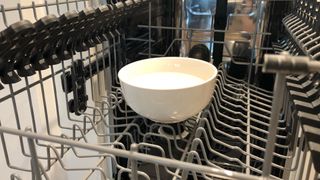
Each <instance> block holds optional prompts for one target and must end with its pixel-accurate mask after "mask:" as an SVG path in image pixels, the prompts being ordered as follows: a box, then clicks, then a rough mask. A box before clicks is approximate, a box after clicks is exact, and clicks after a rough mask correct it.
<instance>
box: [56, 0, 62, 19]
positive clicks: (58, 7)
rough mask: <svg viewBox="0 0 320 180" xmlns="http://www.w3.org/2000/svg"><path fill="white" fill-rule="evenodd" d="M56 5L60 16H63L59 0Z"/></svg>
mask: <svg viewBox="0 0 320 180" xmlns="http://www.w3.org/2000/svg"><path fill="white" fill-rule="evenodd" d="M56 6H57V13H58V15H59V16H61V13H60V5H59V0H56Z"/></svg>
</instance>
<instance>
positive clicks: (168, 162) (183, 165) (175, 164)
mask: <svg viewBox="0 0 320 180" xmlns="http://www.w3.org/2000/svg"><path fill="white" fill-rule="evenodd" d="M0 133H6V134H11V135H17V136H23V137H26V138H32V139H38V140H43V141H48V142H52V143H59V144H64V145H69V146H73V147H78V148H83V149H87V150H93V151H98V152H101V153H107V154H113V155H116V156H119V157H124V158H129V159H131V160H137V161H143V162H148V163H155V164H159V165H162V166H166V167H172V168H180V169H184V170H188V171H194V172H202V173H207V174H212V175H213V176H215V177H220V178H224V179H243V180H260V179H262V177H258V176H253V175H245V174H242V173H237V172H232V171H229V170H221V169H217V168H212V167H208V166H203V165H198V164H192V163H187V162H182V161H178V160H173V159H168V158H161V157H157V156H152V155H147V154H142V153H138V152H132V151H126V150H121V149H115V148H109V147H101V146H97V145H91V144H85V143H80V142H77V141H72V140H68V139H63V138H57V137H53V136H45V135H40V134H36V133H32V132H25V131H21V130H16V129H12V128H7V127H0Z"/></svg>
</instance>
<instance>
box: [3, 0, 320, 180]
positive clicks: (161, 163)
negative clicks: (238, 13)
mask: <svg viewBox="0 0 320 180" xmlns="http://www.w3.org/2000/svg"><path fill="white" fill-rule="evenodd" d="M130 2H132V4H129V3H128V4H127V5H126V6H124V5H123V3H122V2H111V1H110V2H109V5H111V6H109V7H113V8H114V9H112V10H114V11H116V10H117V8H118V9H121V8H128V7H130V6H131V5H135V6H139V5H140V3H141V4H143V5H141V6H142V8H144V9H146V10H147V12H148V15H149V16H148V19H147V20H148V22H147V23H148V24H147V25H141V24H140V25H138V28H140V29H142V31H144V30H145V29H146V31H145V32H146V34H143V35H141V36H138V37H126V36H125V34H124V32H123V30H121V28H118V27H117V26H116V25H114V27H116V28H115V29H112V30H111V29H103V31H105V32H107V31H109V32H108V33H107V35H104V37H99V38H101V39H103V38H105V39H103V40H101V39H99V40H101V41H98V42H97V43H95V44H94V45H93V46H92V47H90V48H87V49H85V50H81V51H78V52H76V53H74V54H72V55H71V56H70V58H65V59H64V60H61V61H59V63H56V64H49V65H48V68H46V69H44V70H40V69H39V70H36V71H35V74H34V75H31V76H24V77H23V76H20V77H21V80H17V82H10V83H5V85H3V89H2V90H1V91H0V94H1V95H0V97H1V98H0V106H1V109H6V113H5V114H3V115H1V117H2V118H1V124H0V137H1V143H2V144H1V146H2V149H3V151H2V152H1V153H0V154H1V155H0V159H1V162H3V163H1V166H0V168H1V169H3V170H4V172H7V173H8V174H3V176H6V177H5V178H10V179H12V180H14V179H62V178H65V179H67V177H69V178H71V179H79V178H83V179H98V178H99V179H100V178H101V179H128V178H132V179H188V178H191V179H262V178H273V179H303V178H311V177H314V178H315V179H316V178H317V174H316V173H314V172H313V170H312V169H313V161H312V160H311V158H310V152H309V151H308V146H306V145H305V144H306V143H305V141H306V140H305V135H304V133H303V132H302V130H301V123H299V121H296V117H295V115H294V114H295V113H293V112H292V111H295V109H294V108H293V107H292V106H291V105H290V104H288V103H287V102H290V95H289V92H288V90H283V91H282V92H283V93H284V95H283V98H274V97H279V96H281V93H279V92H281V89H280V90H279V89H278V90H277V88H276V90H275V93H273V92H269V91H266V90H264V89H261V88H259V87H256V86H254V85H251V84H249V83H248V81H247V80H239V79H237V78H234V77H232V76H230V75H228V73H227V70H226V68H225V64H222V65H221V66H220V67H219V74H218V78H217V85H216V87H215V91H214V94H213V96H212V102H211V103H210V104H209V105H208V106H207V108H206V109H204V110H203V111H202V112H200V113H199V114H198V115H197V116H195V117H192V118H190V119H188V120H186V121H185V122H183V123H181V124H179V126H177V127H172V126H170V125H166V124H159V123H154V122H152V121H151V120H148V119H146V118H144V117H141V116H140V115H137V114H136V113H135V112H134V111H132V110H131V109H130V108H129V107H128V106H127V105H126V103H125V100H124V98H123V96H122V94H121V89H120V85H119V80H118V79H117V72H118V70H119V69H120V68H121V66H123V65H124V64H127V63H129V62H132V61H134V60H135V59H129V58H124V57H123V53H125V52H124V51H121V50H120V49H121V48H123V47H124V44H125V43H126V42H131V41H134V42H141V44H143V48H144V49H143V50H141V52H140V53H137V54H139V55H141V56H147V57H154V56H167V55H168V54H169V52H170V51H171V48H173V45H174V44H175V43H179V42H182V41H188V42H202V43H210V44H212V43H221V44H224V46H225V48H226V51H227V52H228V53H229V56H230V57H231V59H232V61H233V62H236V60H234V59H233V56H232V53H231V52H230V50H228V46H226V45H225V42H219V41H214V40H213V39H211V40H210V41H203V40H196V39H193V38H192V36H191V37H189V38H188V39H183V38H180V39H179V38H175V39H173V41H172V42H171V43H169V44H170V45H169V46H168V47H167V48H166V50H165V52H163V53H162V54H160V53H158V54H157V53H153V51H152V47H153V46H154V45H155V44H156V43H157V42H159V40H158V39H155V38H154V37H153V35H152V32H153V31H156V30H159V29H166V30H174V31H208V32H210V33H214V32H222V33H234V34H249V35H250V36H252V37H253V38H252V39H253V40H252V44H253V46H252V49H255V50H257V51H261V50H266V49H270V48H267V47H260V46H259V44H256V41H255V38H254V37H256V36H257V35H265V36H267V35H270V33H266V32H263V31H262V30H260V29H259V28H257V29H256V32H254V33H252V34H250V33H244V32H228V31H225V30H215V29H213V28H212V29H209V30H208V29H188V28H182V27H166V26H156V25H153V24H152V8H153V6H152V3H153V2H152V1H142V0H136V1H130ZM133 2H134V3H133ZM120 4H122V5H120ZM90 7H93V8H95V9H98V8H101V7H104V6H102V4H101V3H100V2H98V1H86V0H83V1H81V0H76V1H71V0H70V1H58V0H56V1H44V3H36V2H32V3H29V2H28V3H27V4H23V5H22V4H17V6H16V7H5V6H4V5H1V8H0V11H1V15H2V23H3V27H4V28H7V27H10V25H11V24H12V23H11V22H16V21H20V20H24V19H28V20H29V21H31V22H32V23H34V22H36V21H39V20H40V19H41V18H40V17H44V16H48V15H50V14H55V15H56V16H59V17H61V16H63V15H64V14H65V13H66V12H72V11H75V12H76V13H79V14H80V13H81V12H86V11H83V10H86V9H88V8H90ZM120 11H121V10H119V11H117V12H118V13H119V14H117V15H118V16H119V17H120V16H121V15H120V14H121V12H122V11H121V12H120ZM95 12H97V11H95ZM123 12H126V11H125V10H123ZM12 13H16V14H17V15H18V16H19V17H18V18H17V19H12V17H16V16H15V15H12ZM30 14H31V16H30ZM118 16H117V17H118ZM9 17H10V18H9ZM114 19H116V18H114ZM114 21H115V20H114ZM284 21H285V20H284ZM88 28H89V26H88ZM102 34H104V33H102ZM51 40H53V39H51ZM0 46H1V44H0ZM275 47H276V48H278V49H280V47H279V46H275ZM281 48H282V49H286V47H281ZM288 48H289V47H288ZM293 54H294V53H293ZM80 62H83V64H81V63H80ZM121 63H122V64H121ZM236 63H237V62H236ZM238 64H241V62H238ZM243 64H245V65H248V66H254V63H253V62H250V63H243ZM79 66H80V67H83V68H84V69H86V72H85V73H84V74H83V75H82V76H81V78H84V79H86V80H87V81H85V83H84V84H82V86H81V87H84V88H85V89H84V90H83V91H86V94H87V98H88V100H87V101H86V105H85V108H84V109H82V108H83V106H81V104H77V102H76V100H77V99H76V97H75V96H78V95H79V94H77V93H75V92H78V91H75V90H70V88H71V89H72V87H73V86H72V82H70V78H71V77H73V75H74V74H76V73H79V69H77V67H79ZM256 66H260V64H259V62H257V64H256ZM80 69H81V68H80ZM16 71H17V69H14V70H13V72H16ZM18 74H19V73H18ZM68 78H69V80H68ZM71 79H72V78H71ZM249 79H250V77H249ZM72 80H75V79H72ZM76 80H78V79H76ZM81 80H83V79H80V80H79V81H77V82H81ZM18 81H19V82H18ZM2 82H3V80H2ZM280 85H281V82H280V83H279V82H278V87H279V88H280ZM81 87H78V88H81ZM281 87H282V86H281ZM71 92H73V93H71ZM82 95H83V94H82ZM277 95H278V96H277ZM274 99H277V101H278V103H277V105H274V104H273V103H275V100H274ZM74 104H77V105H78V106H75V105H74ZM70 107H71V108H70ZM275 109H276V110H275ZM280 110H281V113H279V112H277V111H280ZM272 123H273V124H272ZM272 128H273V129H272ZM270 129H271V130H270ZM272 130H276V131H275V132H272ZM168 134H170V135H168ZM272 137H273V138H272ZM272 141H274V143H272ZM270 144H271V146H270ZM272 145H274V147H273V146H272ZM306 162H307V163H308V168H307V169H305V168H304V166H305V163H306Z"/></svg>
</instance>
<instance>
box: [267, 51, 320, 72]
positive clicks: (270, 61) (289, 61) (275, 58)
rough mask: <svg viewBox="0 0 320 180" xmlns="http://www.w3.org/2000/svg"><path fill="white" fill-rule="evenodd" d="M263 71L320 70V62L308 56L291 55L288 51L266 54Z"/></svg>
mask: <svg viewBox="0 0 320 180" xmlns="http://www.w3.org/2000/svg"><path fill="white" fill-rule="evenodd" d="M262 71H263V72H267V73H279V72H280V73H283V74H306V73H313V72H320V62H318V61H312V60H311V59H310V58H309V57H307V56H291V55H289V54H288V53H282V54H280V55H273V54H266V55H265V56H264V64H263V69H262Z"/></svg>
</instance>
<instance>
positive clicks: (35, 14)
mask: <svg viewBox="0 0 320 180" xmlns="http://www.w3.org/2000/svg"><path fill="white" fill-rule="evenodd" d="M32 10H33V16H34V19H35V20H36V21H37V20H38V16H37V10H36V5H35V2H34V1H32Z"/></svg>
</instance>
